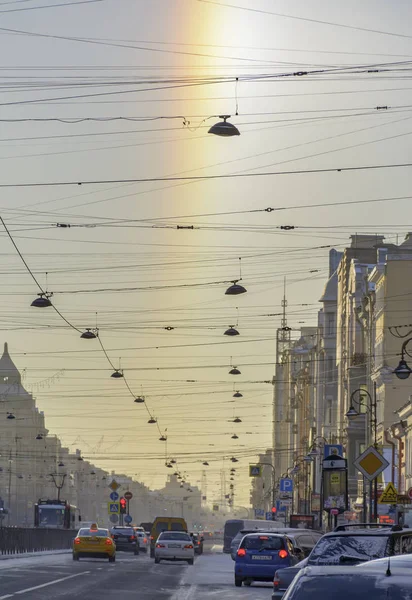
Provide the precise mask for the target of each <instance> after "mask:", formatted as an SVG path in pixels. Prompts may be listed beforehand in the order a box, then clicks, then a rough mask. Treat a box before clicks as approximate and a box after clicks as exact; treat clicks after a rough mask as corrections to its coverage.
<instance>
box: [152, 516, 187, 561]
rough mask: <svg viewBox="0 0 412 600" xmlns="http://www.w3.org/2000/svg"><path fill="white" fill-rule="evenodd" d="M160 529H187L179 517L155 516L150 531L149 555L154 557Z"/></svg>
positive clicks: (184, 522)
mask: <svg viewBox="0 0 412 600" xmlns="http://www.w3.org/2000/svg"><path fill="white" fill-rule="evenodd" d="M162 531H187V524H186V521H185V520H184V519H182V518H181V517H156V518H155V520H154V521H153V525H152V530H151V532H150V557H151V558H154V555H155V545H156V540H157V538H158V537H159V535H160V534H161V533H162Z"/></svg>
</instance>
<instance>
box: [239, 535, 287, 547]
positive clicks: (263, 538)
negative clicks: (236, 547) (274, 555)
mask: <svg viewBox="0 0 412 600" xmlns="http://www.w3.org/2000/svg"><path fill="white" fill-rule="evenodd" d="M241 547H242V548H245V549H246V550H280V549H281V548H283V539H282V538H280V537H274V536H270V535H256V536H255V535H254V536H251V537H245V538H244V540H243V541H242V544H241Z"/></svg>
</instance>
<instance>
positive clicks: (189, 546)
mask: <svg viewBox="0 0 412 600" xmlns="http://www.w3.org/2000/svg"><path fill="white" fill-rule="evenodd" d="M185 548H189V549H190V550H191V549H192V548H193V546H192V544H186V546H185Z"/></svg>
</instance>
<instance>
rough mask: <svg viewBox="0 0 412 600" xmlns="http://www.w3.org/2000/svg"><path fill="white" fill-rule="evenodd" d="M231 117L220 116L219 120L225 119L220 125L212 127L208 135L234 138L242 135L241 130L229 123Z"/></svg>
mask: <svg viewBox="0 0 412 600" xmlns="http://www.w3.org/2000/svg"><path fill="white" fill-rule="evenodd" d="M229 116H230V115H222V116H219V119H223V121H219V122H218V123H215V124H214V125H212V127H211V128H210V129H209V131H208V133H212V134H213V135H219V136H220V137H233V136H234V135H240V131H239V129H238V128H237V127H235V125H233V124H232V123H229V121H227V119H228V118H229Z"/></svg>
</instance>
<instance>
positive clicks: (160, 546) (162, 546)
mask: <svg viewBox="0 0 412 600" xmlns="http://www.w3.org/2000/svg"><path fill="white" fill-rule="evenodd" d="M156 548H166V546H165V545H164V544H156Z"/></svg>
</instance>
